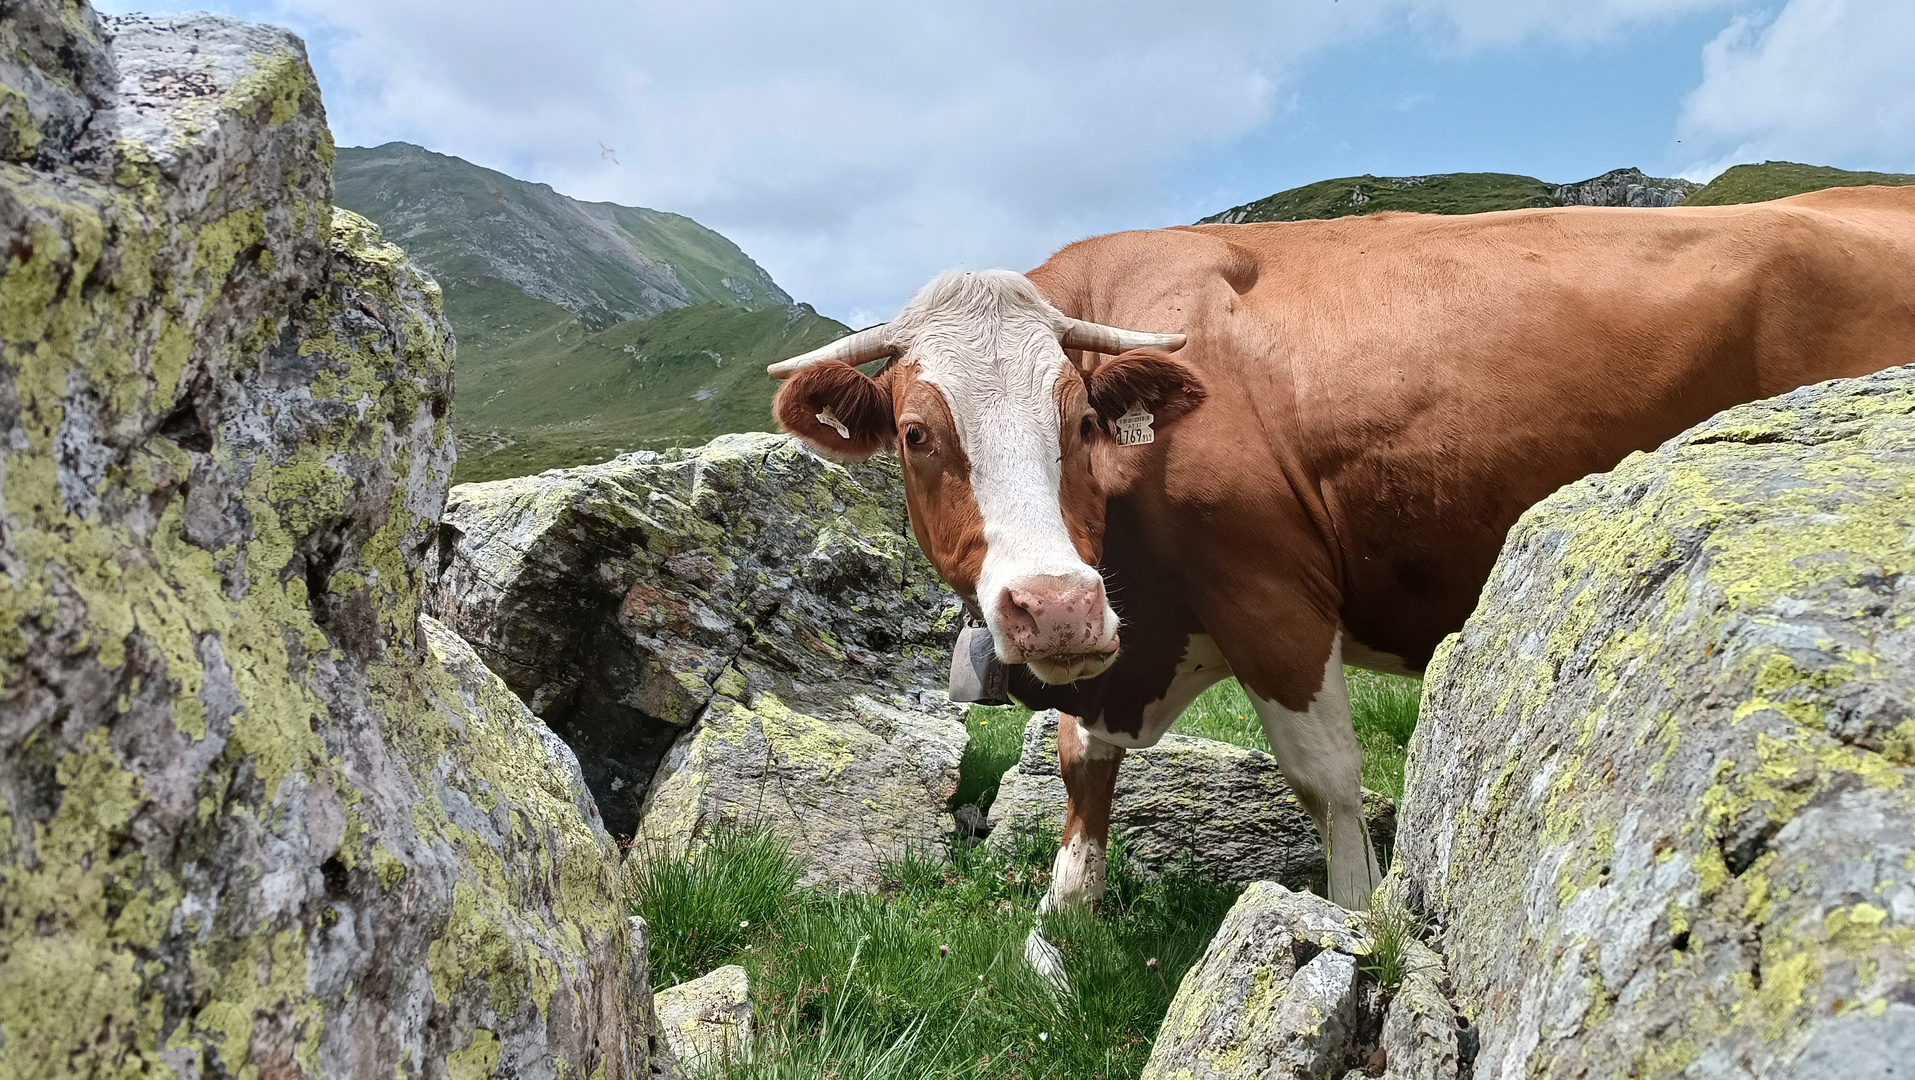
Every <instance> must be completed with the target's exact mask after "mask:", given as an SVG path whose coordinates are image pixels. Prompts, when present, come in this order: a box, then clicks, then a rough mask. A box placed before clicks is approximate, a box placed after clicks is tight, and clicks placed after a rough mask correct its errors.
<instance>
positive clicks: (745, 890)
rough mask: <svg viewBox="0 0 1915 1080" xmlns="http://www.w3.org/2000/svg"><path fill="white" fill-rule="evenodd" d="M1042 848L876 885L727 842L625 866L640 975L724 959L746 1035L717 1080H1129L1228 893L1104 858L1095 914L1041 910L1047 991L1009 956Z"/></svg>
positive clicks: (1041, 884)
mask: <svg viewBox="0 0 1915 1080" xmlns="http://www.w3.org/2000/svg"><path fill="white" fill-rule="evenodd" d="M1054 850H1055V841H1054V840H1053V839H1051V838H1041V839H1039V840H1037V841H1035V842H1033V843H1032V844H1031V845H1029V846H1028V847H1027V848H1026V850H1025V851H1023V852H1020V853H1019V855H1018V856H1017V857H1015V858H1012V859H1009V860H999V859H996V858H993V857H990V856H987V855H985V854H984V853H983V851H982V849H981V848H969V849H964V850H960V851H958V852H956V853H955V854H954V855H953V857H952V858H951V859H949V860H948V861H936V862H933V861H907V862H905V863H903V864H901V865H898V866H895V867H893V868H891V870H890V872H889V873H888V875H887V882H886V886H885V889H884V891H883V892H882V893H880V894H879V895H875V896H866V895H860V894H851V893H847V894H831V893H827V892H824V891H806V890H796V889H792V888H790V881H791V880H792V874H791V871H790V868H789V866H788V864H781V863H780V862H779V859H778V856H779V855H781V854H782V853H781V852H779V851H778V849H777V846H776V844H775V843H773V842H770V841H768V840H767V839H766V838H765V837H763V836H762V835H759V836H753V835H731V836H727V837H721V838H719V839H718V840H717V841H716V842H715V843H714V844H713V845H712V846H711V847H709V848H706V849H705V850H704V851H703V852H702V853H701V854H700V855H699V856H698V858H697V860H696V862H695V863H684V862H672V861H669V860H662V861H657V862H650V863H647V862H646V861H645V860H643V859H640V860H635V867H636V868H637V869H636V873H635V879H636V880H635V884H636V890H635V891H636V895H637V896H638V898H639V899H638V900H637V902H636V904H635V907H636V909H637V910H638V912H639V913H640V914H642V915H644V916H645V918H646V920H647V921H648V922H649V923H650V924H651V926H652V940H653V942H654V946H653V948H654V950H655V951H654V954H653V969H652V970H653V972H654V973H655V975H654V978H655V982H656V984H657V985H660V986H664V985H668V984H669V983H670V982H672V981H674V979H675V978H676V977H677V976H679V975H682V974H683V973H685V972H703V971H709V970H711V969H713V968H715V967H718V966H720V965H722V964H726V963H742V964H744V965H745V967H746V968H747V969H748V970H749V971H750V973H751V976H752V988H753V1005H754V1007H755V1008H756V1010H757V1013H758V1018H759V1025H760V1042H759V1045H758V1046H757V1047H756V1048H755V1050H756V1053H755V1060H754V1062H752V1063H744V1062H733V1063H729V1064H726V1065H723V1066H721V1067H719V1068H717V1069H716V1070H713V1075H716V1076H721V1077H725V1078H727V1080H759V1078H763V1080H772V1078H784V1077H791V1078H794V1080H795V1078H798V1077H804V1078H807V1080H808V1078H813V1077H840V1078H845V1080H852V1078H859V1080H863V1078H870V1080H914V1078H933V1077H936V1078H945V1077H950V1078H972V1077H976V1078H985V1077H991V1078H997V1077H1004V1078H1033V1080H1036V1078H1042V1080H1064V1078H1080V1077H1081V1078H1084V1080H1117V1078H1122V1077H1134V1076H1136V1075H1137V1073H1138V1071H1139V1070H1140V1069H1141V1068H1142V1066H1143V1063H1144V1059H1145V1058H1147V1057H1148V1056H1149V1054H1150V1045H1151V1041H1152V1039H1153V1038H1154V1037H1155V1034H1156V1029H1157V1025H1158V1024H1159V1023H1160V1022H1161V1021H1162V1018H1163V1014H1164V1010H1165V1009H1166V1008H1168V1007H1169V1004H1170V999H1171V997H1172V996H1173V995H1174V994H1175V993H1176V989H1177V984H1178V982H1179V980H1180V979H1182V977H1183V973H1184V971H1185V970H1187V969H1188V968H1189V967H1190V965H1191V964H1193V963H1195V962H1196V960H1197V958H1198V957H1199V956H1201V955H1202V954H1203V950H1204V947H1205V946H1206V945H1207V944H1208V943H1209V940H1210V937H1211V935H1212V934H1214V933H1215V932H1216V927H1217V923H1218V922H1219V921H1221V920H1222V918H1223V915H1224V912H1226V911H1227V910H1229V907H1230V904H1231V903H1232V902H1233V901H1234V900H1235V894H1234V892H1233V891H1231V890H1227V889H1222V888H1219V887H1216V886H1213V885H1209V884H1207V883H1205V882H1204V881H1202V880H1201V879H1199V878H1197V877H1196V876H1194V875H1193V874H1190V873H1187V872H1175V873H1170V874H1166V875H1163V876H1161V877H1159V878H1155V879H1152V880H1143V879H1140V878H1138V877H1137V876H1136V875H1134V874H1132V873H1130V872H1129V869H1128V864H1127V862H1126V861H1125V860H1124V858H1123V855H1122V852H1121V850H1120V851H1117V852H1114V853H1113V857H1112V859H1111V875H1110V890H1109V894H1108V897H1107V899H1106V901H1105V904H1104V906H1103V910H1102V911H1101V912H1100V913H1099V914H1098V915H1095V916H1086V917H1079V918H1064V917H1057V916H1053V917H1051V918H1049V919H1047V920H1046V923H1045V931H1046V936H1047V937H1048V938H1050V939H1051V940H1052V941H1054V942H1055V943H1056V944H1057V945H1058V946H1059V948H1060V949H1061V950H1062V951H1063V953H1064V956H1065V960H1066V965H1067V968H1068V970H1069V971H1070V973H1071V985H1070V988H1069V990H1068V991H1067V992H1066V993H1065V994H1063V995H1062V996H1061V997H1060V996H1057V995H1055V994H1053V992H1052V991H1051V990H1050V989H1049V988H1048V987H1047V986H1046V985H1045V984H1043V983H1042V982H1040V981H1039V980H1038V979H1037V978H1036V977H1035V976H1034V975H1033V973H1032V972H1031V970H1030V968H1029V967H1028V966H1027V965H1026V964H1025V962H1024V959H1023V949H1024V938H1025V935H1026V934H1027V933H1028V931H1029V930H1030V928H1031V925H1032V918H1033V916H1032V911H1033V910H1034V908H1035V907H1036V904H1037V900H1038V897H1039V896H1041V895H1042V893H1043V890H1044V888H1045V886H1046V885H1047V884H1048V877H1049V871H1048V867H1049V864H1050V860H1051V855H1052V853H1053V852H1054Z"/></svg>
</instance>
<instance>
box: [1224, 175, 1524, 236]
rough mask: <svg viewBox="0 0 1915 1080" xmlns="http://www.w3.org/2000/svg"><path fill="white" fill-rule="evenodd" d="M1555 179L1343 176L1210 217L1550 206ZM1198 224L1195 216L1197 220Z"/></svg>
mask: <svg viewBox="0 0 1915 1080" xmlns="http://www.w3.org/2000/svg"><path fill="white" fill-rule="evenodd" d="M1555 205H1557V200H1556V185H1555V184H1549V183H1544V182H1543V181H1541V180H1538V179H1536V178H1535V177H1533V176H1518V175H1515V174H1513V173H1437V174H1435V175H1431V176H1369V175H1364V176H1344V177H1338V178H1337V179H1335V180H1319V181H1317V182H1316V183H1314V184H1305V185H1303V186H1302V187H1297V188H1291V189H1289V190H1288V191H1279V192H1277V193H1276V194H1275V195H1270V196H1266V197H1264V198H1261V199H1258V200H1257V201H1255V202H1251V203H1245V204H1244V205H1242V206H1236V207H1232V208H1231V209H1229V210H1226V211H1224V212H1223V213H1221V214H1213V215H1212V216H1210V217H1207V218H1205V219H1203V220H1204V222H1212V221H1305V220H1310V219H1322V218H1338V217H1349V216H1353V215H1362V214H1374V213H1377V212H1379V211H1383V210H1406V211H1411V212H1414V213H1423V214H1480V213H1483V212H1484V211H1488V210H1519V209H1522V208H1524V207H1530V206H1555ZM1200 224H1201V222H1200Z"/></svg>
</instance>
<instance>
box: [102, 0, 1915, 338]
mask: <svg viewBox="0 0 1915 1080" xmlns="http://www.w3.org/2000/svg"><path fill="white" fill-rule="evenodd" d="M100 6H101V7H102V9H103V10H107V11H128V10H145V11H154V10H197V9H204V8H207V7H208V6H209V3H208V0H191V2H175V0H144V2H133V3H127V2H125V0H104V2H101V4H100ZM210 6H211V7H212V9H213V10H218V11H222V12H225V13H227V14H231V15H235V16H238V17H242V18H248V19H255V20H259V21H264V22H272V23H277V24H279V25H282V26H287V27H290V28H292V29H293V30H295V31H297V32H298V33H300V34H301V35H302V36H303V37H304V38H305V40H306V43H307V48H308V51H309V53H310V55H311V57H312V60H313V65H314V68H315V69H316V70H317V72H318V74H319V80H320V86H321V90H322V93H323V95H324V98H325V103H326V108H327V113H328V117H329V119H330V121H331V123H332V126H333V130H334V133H335V136H336V138H337V140H338V142H339V143H340V145H345V146H353V145H358V146H372V145H377V144H379V143H383V142H387V141H391V140H403V141H407V142H413V143H418V144H420V145H423V146H426V147H428V148H430V149H433V150H437V151H439V152H441V153H447V154H455V155H457V156H459V157H462V158H465V159H467V160H469V161H473V162H476V163H478V164H480V165H484V166H487V167H489V168H494V169H498V170H500V171H502V172H506V173H509V174H511V175H513V176H518V177H521V178H523V179H527V180H535V181H540V182H544V183H549V184H551V185H552V186H553V187H554V188H556V189H557V190H559V191H561V192H564V193H565V194H568V195H571V196H574V197H577V198H581V199H591V200H608V201H613V202H620V203H625V204H627V205H641V206H649V207H653V208H656V209H660V210H670V211H674V212H676V213H681V214H686V215H689V216H690V217H692V218H695V219H697V220H698V221H700V222H702V223H703V224H705V225H708V226H710V227H712V228H714V229H717V230H718V231H720V232H722V233H724V234H725V235H726V236H728V237H730V238H731V239H732V240H734V241H735V242H737V243H738V244H739V246H741V247H742V248H744V250H745V251H746V252H747V253H748V254H750V255H751V256H752V257H753V258H754V259H756V260H757V261H758V263H759V264H760V265H762V266H763V267H765V269H766V270H768V271H769V272H770V273H771V275H772V277H773V278H774V279H776V280H777V281H778V283H779V284H781V285H782V286H784V288H785V289H786V291H788V292H790V293H791V294H792V295H793V296H795V297H796V298H798V299H800V300H804V301H807V302H810V303H812V304H813V305H815V306H816V307H817V308H818V310H819V311H821V312H823V313H824V314H826V315H830V316H832V317H834V318H838V319H841V320H843V321H845V322H847V323H849V324H851V325H853V326H862V325H867V324H869V323H872V322H877V321H880V320H882V319H885V318H888V317H890V316H891V315H892V314H895V312H896V310H897V308H898V306H899V305H900V304H901V303H902V302H903V301H904V300H905V299H906V298H908V297H909V296H910V294H911V293H912V292H914V291H916V289H917V288H918V286H920V285H922V284H923V283H924V282H925V281H927V280H929V279H930V278H931V277H932V276H933V275H935V274H936V273H937V272H939V271H941V270H944V269H948V268H951V267H956V266H969V267H986V266H1007V267H1011V268H1013V269H1028V268H1029V267H1031V266H1035V265H1037V264H1038V263H1040V262H1042V261H1043V260H1044V258H1045V257H1046V256H1048V255H1049V253H1050V252H1052V251H1054V250H1056V249H1057V248H1058V247H1060V246H1062V245H1064V244H1066V243H1069V242H1070V241H1072V240H1075V239H1078V238H1081V237H1084V236H1089V235H1094V234H1097V233H1102V232H1110V231H1114V230H1118V229H1128V228H1151V227H1158V226H1164V225H1175V224H1184V223H1188V222H1191V221H1194V220H1196V219H1197V218H1199V217H1203V216H1205V215H1208V214H1212V213H1216V212H1218V211H1220V210H1224V209H1227V208H1229V207H1231V206H1235V205H1238V204H1241V203H1244V202H1248V201H1251V200H1253V199H1257V198H1261V197H1263V196H1265V195H1268V194H1271V193H1272V192H1275V191H1279V190H1282V189H1285V188H1289V187H1294V186H1297V185H1299V184H1305V183H1310V182H1312V181H1315V180H1322V179H1327V178H1330V177H1336V176H1350V175H1357V174H1362V173H1373V174H1376V175H1417V174H1425V173H1433V172H1454V171H1464V170H1470V171H1477V170H1481V171H1495V172H1513V173H1523V174H1527V175H1531V176H1537V177H1540V178H1542V179H1544V180H1549V181H1554V182H1567V181H1573V180H1582V179H1586V178H1588V177H1591V176H1595V175H1597V174H1600V173H1603V172H1606V171H1608V170H1610V169H1613V168H1618V167H1622V166H1630V165H1633V166H1637V167H1640V168H1642V169H1643V170H1644V171H1646V172H1648V173H1650V174H1651V175H1662V176H1676V175H1680V176H1686V177H1689V178H1691V179H1697V180H1706V179H1708V178H1709V177H1711V176H1713V175H1715V174H1716V173H1717V172H1720V171H1721V170H1722V169H1723V168H1726V167H1728V166H1729V165H1733V164H1736V163H1738V162H1745V161H1762V160H1769V159H1779V160H1792V161H1807V162H1812V163H1816V164H1827V165H1836V166H1840V167H1843V168H1851V169H1875V170H1883V171H1894V172H1915V0H1262V2H1244V0H1050V2H1040V0H912V2H910V3H898V2H897V0H803V2H793V0H540V2H538V3H523V2H520V3H508V2H500V0H211V3H210ZM603 147H609V148H611V149H612V150H614V151H616V158H617V160H616V162H614V161H613V160H612V159H611V158H610V157H608V156H606V155H605V154H604V153H603V152H602V148H603Z"/></svg>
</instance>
